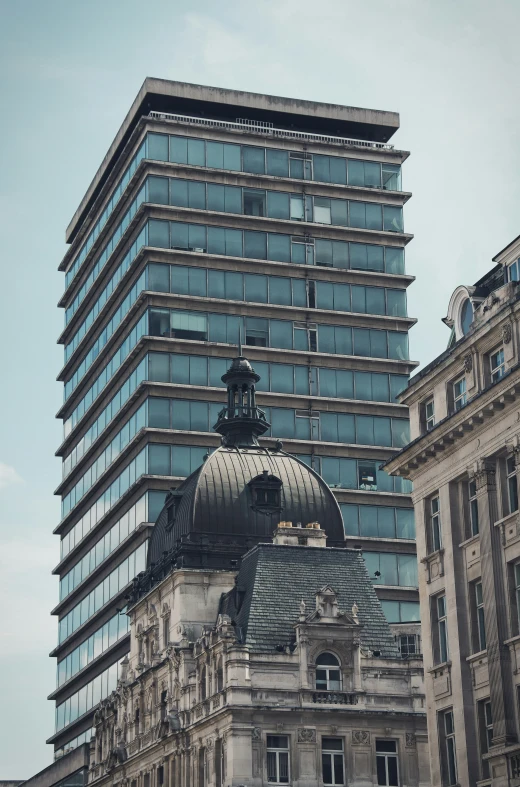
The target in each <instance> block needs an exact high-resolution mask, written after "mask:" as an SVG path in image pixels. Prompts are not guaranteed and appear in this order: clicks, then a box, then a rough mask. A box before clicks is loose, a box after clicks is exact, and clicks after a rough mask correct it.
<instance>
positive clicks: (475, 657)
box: [466, 648, 487, 664]
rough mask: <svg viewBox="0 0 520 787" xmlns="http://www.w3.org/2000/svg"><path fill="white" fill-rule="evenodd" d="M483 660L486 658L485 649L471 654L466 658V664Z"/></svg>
mask: <svg viewBox="0 0 520 787" xmlns="http://www.w3.org/2000/svg"><path fill="white" fill-rule="evenodd" d="M485 658H487V648H486V649H484V650H479V652H478V653H472V654H471V656H467V657H466V661H467V662H468V664H472V663H473V662H474V661H477V660H478V659H485Z"/></svg>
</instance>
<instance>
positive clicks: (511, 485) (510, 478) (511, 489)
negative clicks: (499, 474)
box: [506, 456, 518, 514]
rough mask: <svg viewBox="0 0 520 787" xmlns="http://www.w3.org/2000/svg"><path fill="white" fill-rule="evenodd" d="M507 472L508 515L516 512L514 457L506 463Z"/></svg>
mask: <svg viewBox="0 0 520 787" xmlns="http://www.w3.org/2000/svg"><path fill="white" fill-rule="evenodd" d="M506 471H507V497H508V500H509V513H510V514H512V513H513V511H518V484H517V481H516V463H515V458H514V456H510V457H509V458H508V460H507V462H506Z"/></svg>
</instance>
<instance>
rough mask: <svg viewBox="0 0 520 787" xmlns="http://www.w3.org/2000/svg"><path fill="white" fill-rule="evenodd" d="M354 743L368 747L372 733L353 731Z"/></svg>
mask: <svg viewBox="0 0 520 787" xmlns="http://www.w3.org/2000/svg"><path fill="white" fill-rule="evenodd" d="M352 743H353V745H357V746H366V745H368V744H369V743H370V733H369V732H367V730H352Z"/></svg>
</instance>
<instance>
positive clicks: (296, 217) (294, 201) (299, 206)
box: [290, 195, 330, 224]
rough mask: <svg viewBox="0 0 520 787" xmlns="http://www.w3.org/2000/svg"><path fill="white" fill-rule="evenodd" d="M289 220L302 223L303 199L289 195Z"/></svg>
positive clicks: (303, 216) (303, 215)
mask: <svg viewBox="0 0 520 787" xmlns="http://www.w3.org/2000/svg"><path fill="white" fill-rule="evenodd" d="M290 209H291V214H290V215H291V220H292V221H303V220H304V218H305V214H304V210H303V197H295V196H293V195H291V203H290ZM329 224H330V222H329Z"/></svg>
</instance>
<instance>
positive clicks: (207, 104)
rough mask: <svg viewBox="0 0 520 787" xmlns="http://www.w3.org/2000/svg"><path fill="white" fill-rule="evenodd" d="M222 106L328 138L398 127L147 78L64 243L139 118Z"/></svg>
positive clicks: (364, 115) (383, 135)
mask: <svg viewBox="0 0 520 787" xmlns="http://www.w3.org/2000/svg"><path fill="white" fill-rule="evenodd" d="M226 106H227V107H229V109H230V111H231V114H233V110H236V109H239V108H240V109H243V110H246V111H248V112H249V115H253V116H254V114H255V113H261V118H259V119H263V120H267V121H276V122H278V123H281V124H284V122H285V125H288V124H289V125H292V124H290V120H291V119H292V118H299V119H300V121H301V124H302V130H305V129H307V130H313V129H314V130H315V131H318V130H321V131H323V130H324V129H325V130H327V129H328V133H331V134H332V135H339V136H346V137H352V136H357V137H360V136H361V137H362V138H367V139H369V138H370V139H371V140H372V141H374V142H376V141H382V142H387V141H388V140H389V139H390V138H391V137H392V135H393V134H394V133H395V132H396V131H397V129H398V128H399V114H398V113H397V112H390V111H386V110H376V109H364V108H361V107H350V106H345V105H341V104H331V103H324V102H319V101H309V100H307V99H298V98H286V97H282V96H271V95H267V94H262V93H250V92H247V91H243V90H233V89H229V88H220V87H212V86H208V85H197V84H192V83H188V82H177V81H175V80H167V79H157V78H154V77H146V79H145V80H144V82H143V84H142V85H141V88H140V89H139V92H138V93H137V96H136V97H135V99H134V101H133V103H132V106H131V107H130V110H129V111H128V113H127V114H126V117H125V118H124V120H123V122H122V124H121V126H120V128H119V130H118V131H117V133H116V135H115V137H114V139H113V141H112V143H111V145H110V148H109V149H108V152H107V154H106V155H105V157H104V159H103V161H102V163H101V165H100V167H99V168H98V170H97V172H96V174H95V175H94V177H93V179H92V181H91V183H90V185H89V186H88V188H87V190H86V192H85V195H84V197H83V199H82V201H81V203H80V205H79V207H78V209H77V210H76V212H75V214H74V216H73V217H72V219H71V221H70V223H69V225H68V227H67V230H66V234H65V238H66V241H67V243H70V242H72V240H74V237H75V234H76V232H77V231H78V228H79V225H80V223H81V221H82V220H83V219H84V217H85V216H86V214H87V212H88V210H89V209H90V206H91V204H92V202H93V200H94V199H95V197H96V195H97V192H98V191H99V189H100V188H101V187H102V185H103V183H104V181H105V178H106V176H107V174H108V172H109V170H110V168H111V165H112V164H113V162H114V160H115V158H116V157H117V156H118V155H119V154H120V152H121V150H122V149H123V147H124V145H125V144H126V142H127V141H128V138H129V137H130V134H131V133H132V131H133V129H134V128H135V126H136V124H137V123H138V121H139V119H140V117H141V116H142V115H145V114H146V115H147V114H148V113H149V112H150V111H151V110H153V109H157V110H159V111H171V110H172V109H178V110H179V111H180V112H181V113H183V112H184V113H188V114H189V111H190V109H189V108H190V107H191V111H194V109H195V108H197V107H198V109H199V110H203V112H204V113H208V115H209V116H210V115H211V114H218V112H219V109H220V110H221V111H222V108H223V107H226ZM232 119H233V120H235V119H236V118H235V117H233V118H232ZM248 119H255V118H254V117H251V118H248Z"/></svg>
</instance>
